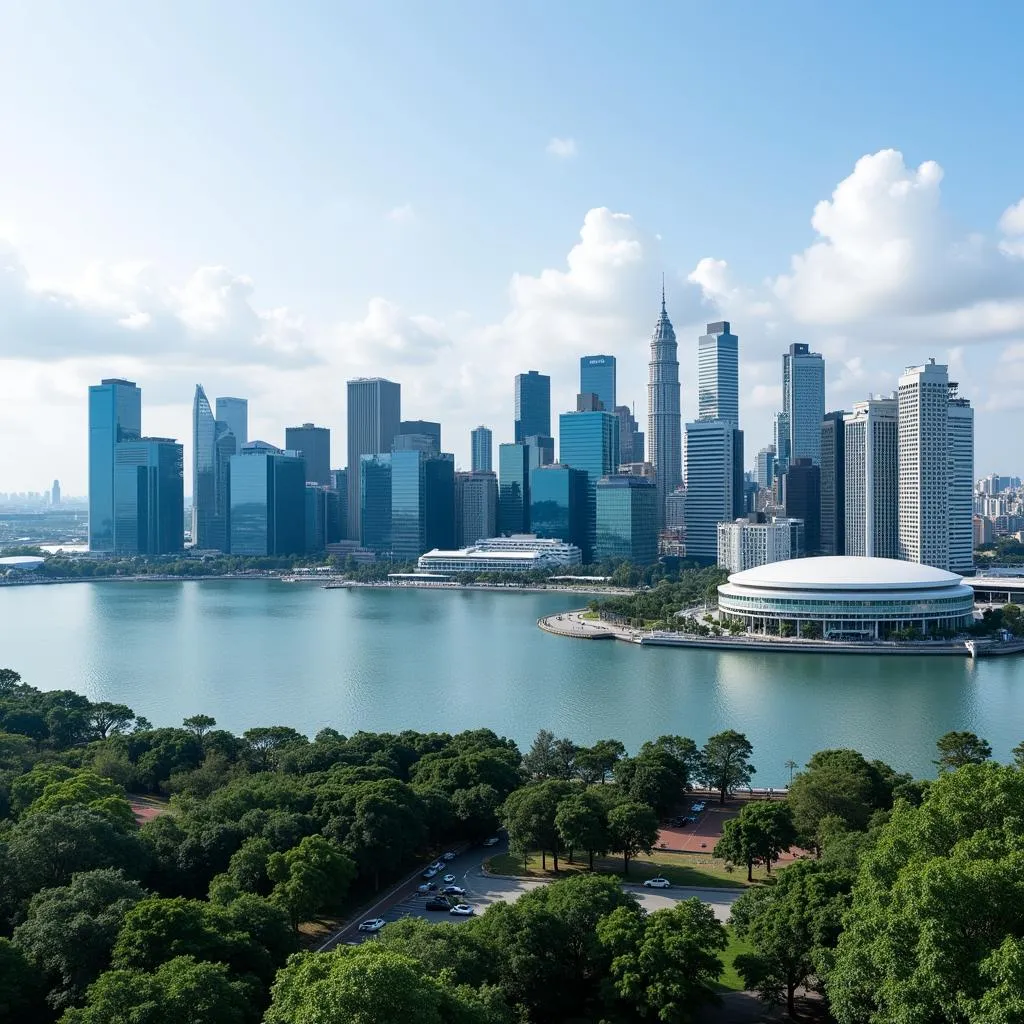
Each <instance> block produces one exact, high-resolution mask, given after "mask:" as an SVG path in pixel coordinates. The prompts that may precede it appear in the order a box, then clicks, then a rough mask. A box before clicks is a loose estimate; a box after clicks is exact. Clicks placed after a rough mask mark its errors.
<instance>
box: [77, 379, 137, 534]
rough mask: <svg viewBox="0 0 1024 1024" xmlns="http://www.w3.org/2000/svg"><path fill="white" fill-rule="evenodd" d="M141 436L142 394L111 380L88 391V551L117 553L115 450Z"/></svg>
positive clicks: (129, 384)
mask: <svg viewBox="0 0 1024 1024" xmlns="http://www.w3.org/2000/svg"><path fill="white" fill-rule="evenodd" d="M141 436H142V392H141V391H140V390H139V388H138V387H137V386H136V384H135V382H134V381H130V380H121V379H119V378H116V377H111V378H108V379H106V380H103V381H101V382H100V383H99V384H94V385H93V386H92V387H90V388H89V550H90V551H113V550H114V450H115V448H116V446H117V445H118V444H120V443H121V442H122V441H136V440H138V439H139V438H140V437H141Z"/></svg>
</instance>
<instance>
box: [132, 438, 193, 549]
mask: <svg viewBox="0 0 1024 1024" xmlns="http://www.w3.org/2000/svg"><path fill="white" fill-rule="evenodd" d="M183 456H184V452H183V449H182V446H181V445H180V444H178V443H177V442H176V441H174V440H172V439H171V438H167V437H140V438H138V439H137V440H133V441H120V442H119V443H118V444H117V445H116V446H115V448H114V551H115V552H116V553H117V554H119V555H173V554H177V553H178V552H179V551H181V550H182V549H183V547H184V532H185V481H184V475H183V471H182V465H183V461H184V459H183Z"/></svg>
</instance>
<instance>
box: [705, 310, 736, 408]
mask: <svg viewBox="0 0 1024 1024" xmlns="http://www.w3.org/2000/svg"><path fill="white" fill-rule="evenodd" d="M739 344H740V340H739V338H738V337H736V335H735V334H733V333H732V332H731V330H730V329H729V321H728V320H720V321H718V322H717V323H713V324H708V325H707V333H706V334H703V335H701V336H700V338H698V339H697V419H699V420H725V421H726V422H727V423H731V424H732V425H733V426H734V427H738V426H739V425H740V357H739Z"/></svg>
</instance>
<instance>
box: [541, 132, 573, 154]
mask: <svg viewBox="0 0 1024 1024" xmlns="http://www.w3.org/2000/svg"><path fill="white" fill-rule="evenodd" d="M547 152H548V155H549V156H554V157H557V158H558V159H559V160H571V159H572V158H573V157H574V156H576V154H577V149H576V140H575V139H573V138H564V139H563V138H559V137H558V136H557V135H556V136H554V137H553V138H551V139H549V140H548V144H547Z"/></svg>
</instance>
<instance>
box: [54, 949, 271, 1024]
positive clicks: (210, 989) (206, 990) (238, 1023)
mask: <svg viewBox="0 0 1024 1024" xmlns="http://www.w3.org/2000/svg"><path fill="white" fill-rule="evenodd" d="M253 1009H254V1008H253V1005H252V1000H251V997H250V992H249V989H248V986H247V985H246V984H245V982H243V981H238V980H234V979H232V977H231V974H230V972H229V971H228V968H227V967H226V966H225V965H224V964H215V963H205V962H201V961H197V960H195V959H193V958H192V957H188V956H179V957H174V958H173V959H171V960H168V961H167V962H166V963H162V964H160V965H159V966H158V967H157V968H156V969H155V970H154V971H153V972H152V973H148V972H146V971H139V970H116V971H108V972H107V973H106V974H103V975H101V976H100V978H99V980H98V981H97V982H96V983H95V984H93V985H92V986H91V987H90V988H89V992H88V996H87V998H86V1004H85V1006H84V1007H82V1008H81V1009H74V1010H68V1011H67V1012H66V1013H65V1014H64V1016H63V1017H61V1019H60V1024H112V1022H115V1021H116V1022H120V1021H131V1024H247V1022H248V1021H251V1020H252V1017H253Z"/></svg>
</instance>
